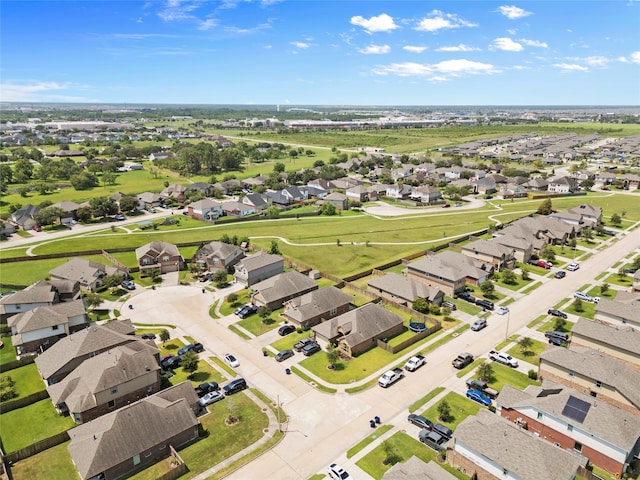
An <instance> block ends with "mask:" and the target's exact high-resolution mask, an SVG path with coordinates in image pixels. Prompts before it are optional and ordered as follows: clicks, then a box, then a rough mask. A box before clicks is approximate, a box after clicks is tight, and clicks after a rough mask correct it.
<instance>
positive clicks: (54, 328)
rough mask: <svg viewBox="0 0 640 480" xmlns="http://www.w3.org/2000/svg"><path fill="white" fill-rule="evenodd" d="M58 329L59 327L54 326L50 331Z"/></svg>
mask: <svg viewBox="0 0 640 480" xmlns="http://www.w3.org/2000/svg"><path fill="white" fill-rule="evenodd" d="M58 328H60V325H54V326H53V327H51V330H58Z"/></svg>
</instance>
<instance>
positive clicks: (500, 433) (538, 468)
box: [447, 410, 586, 480]
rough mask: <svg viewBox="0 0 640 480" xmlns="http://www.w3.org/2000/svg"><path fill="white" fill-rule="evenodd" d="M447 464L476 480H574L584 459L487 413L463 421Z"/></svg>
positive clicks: (584, 461)
mask: <svg viewBox="0 0 640 480" xmlns="http://www.w3.org/2000/svg"><path fill="white" fill-rule="evenodd" d="M453 442H454V444H453V448H452V449H449V450H448V451H447V462H448V463H449V464H451V465H453V466H454V467H456V468H457V469H458V470H460V471H462V472H463V473H465V474H467V475H471V476H474V478H476V479H477V480H497V479H500V480H541V479H543V478H544V479H553V480H574V479H575V478H576V475H577V474H578V472H579V471H580V472H581V473H582V472H583V470H582V469H581V467H586V458H584V457H582V456H580V455H578V454H574V453H571V452H567V451H566V450H563V449H562V448H558V447H556V446H555V445H553V444H552V443H549V442H547V441H545V440H543V439H541V438H539V437H537V436H535V435H533V434H532V433H530V432H527V431H526V430H524V429H523V428H520V427H519V426H517V425H514V424H513V423H512V422H510V421H508V420H506V419H504V418H502V417H500V416H499V415H495V414H493V413H491V412H489V411H487V410H480V411H479V412H478V414H477V415H476V416H470V417H467V418H465V419H464V420H463V421H462V423H460V425H458V427H457V428H456V431H455V433H454V435H453Z"/></svg>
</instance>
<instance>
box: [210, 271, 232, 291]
mask: <svg viewBox="0 0 640 480" xmlns="http://www.w3.org/2000/svg"><path fill="white" fill-rule="evenodd" d="M211 279H212V280H213V282H214V283H215V284H216V287H218V288H223V287H225V286H227V285H228V282H227V271H226V270H218V271H216V272H215V273H214V274H213V277H212V278H211Z"/></svg>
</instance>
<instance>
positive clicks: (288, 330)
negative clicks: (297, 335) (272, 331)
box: [278, 324, 296, 337]
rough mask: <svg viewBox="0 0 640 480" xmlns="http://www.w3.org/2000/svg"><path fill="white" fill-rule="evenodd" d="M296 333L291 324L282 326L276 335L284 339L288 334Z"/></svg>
mask: <svg viewBox="0 0 640 480" xmlns="http://www.w3.org/2000/svg"><path fill="white" fill-rule="evenodd" d="M295 331H296V327H294V326H293V325H291V324H287V325H283V326H281V327H280V328H279V329H278V335H280V336H281V337H285V336H287V335H289V334H290V333H293V332H295Z"/></svg>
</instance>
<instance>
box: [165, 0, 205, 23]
mask: <svg viewBox="0 0 640 480" xmlns="http://www.w3.org/2000/svg"><path fill="white" fill-rule="evenodd" d="M197 8H198V5H197V4H194V3H191V2H185V1H183V0H169V1H168V2H167V3H166V5H165V7H164V8H163V9H162V10H160V11H159V12H158V16H159V17H160V18H161V19H163V20H164V21H165V22H173V21H176V20H188V19H192V18H194V17H193V15H192V14H191V12H193V11H194V10H196V9H197Z"/></svg>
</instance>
